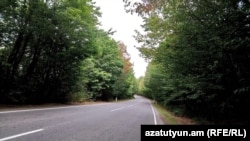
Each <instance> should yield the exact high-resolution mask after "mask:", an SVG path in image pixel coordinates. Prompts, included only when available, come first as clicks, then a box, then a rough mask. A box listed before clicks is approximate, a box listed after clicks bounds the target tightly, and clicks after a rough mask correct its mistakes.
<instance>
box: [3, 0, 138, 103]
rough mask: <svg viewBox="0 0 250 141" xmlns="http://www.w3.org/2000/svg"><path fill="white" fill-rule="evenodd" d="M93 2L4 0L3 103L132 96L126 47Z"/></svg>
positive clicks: (131, 74) (58, 101)
mask: <svg viewBox="0 0 250 141" xmlns="http://www.w3.org/2000/svg"><path fill="white" fill-rule="evenodd" d="M99 16H101V13H100V11H99V8H98V7H96V6H95V5H94V3H93V2H92V1H91V0H58V1H57V0H56V1H51V0H46V1H44V0H35V1H34V0H11V1H10V0H1V1H0V97H1V98H0V104H42V103H68V102H84V101H89V100H90V101H98V100H104V101H108V100H113V99H114V98H115V97H118V98H119V99H127V98H132V97H133V94H134V93H135V91H136V88H137V86H136V79H135V77H134V72H133V68H132V64H131V63H130V56H129V54H128V53H127V50H126V45H125V44H124V43H122V42H118V41H115V40H114V39H112V38H111V36H110V35H112V34H113V32H114V31H112V30H109V31H103V30H101V29H100V28H99V21H98V17H99Z"/></svg>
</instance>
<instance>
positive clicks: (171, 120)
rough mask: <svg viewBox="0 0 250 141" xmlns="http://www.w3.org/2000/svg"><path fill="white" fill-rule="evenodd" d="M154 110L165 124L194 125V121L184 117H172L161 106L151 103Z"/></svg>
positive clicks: (170, 113) (172, 115)
mask: <svg viewBox="0 0 250 141" xmlns="http://www.w3.org/2000/svg"><path fill="white" fill-rule="evenodd" d="M152 105H153V106H154V107H155V109H156V110H157V111H158V112H159V114H160V117H161V119H162V120H163V121H164V123H165V124H173V125H194V124H196V123H195V121H194V120H192V119H189V118H186V117H179V116H176V115H174V114H173V113H172V112H170V111H169V110H167V109H166V108H164V107H163V106H161V105H159V104H156V103H153V104H152Z"/></svg>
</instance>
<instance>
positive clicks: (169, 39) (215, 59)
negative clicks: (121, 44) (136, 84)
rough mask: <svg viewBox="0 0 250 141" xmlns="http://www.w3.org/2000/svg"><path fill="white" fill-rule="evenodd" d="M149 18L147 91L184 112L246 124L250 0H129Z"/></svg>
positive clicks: (144, 45) (142, 36) (140, 36)
mask: <svg viewBox="0 0 250 141" xmlns="http://www.w3.org/2000/svg"><path fill="white" fill-rule="evenodd" d="M124 2H125V3H126V9H127V10H128V11H129V12H132V13H134V12H136V13H137V14H139V15H140V16H142V17H143V19H144V25H143V26H142V27H143V28H144V31H145V33H140V32H138V31H137V32H136V33H137V36H136V39H137V40H138V42H140V43H141V46H139V47H138V49H139V50H140V51H141V54H142V55H143V56H144V57H145V58H146V59H149V60H150V64H149V66H148V68H147V73H146V76H145V77H144V93H143V94H144V95H146V96H149V97H151V98H154V99H155V100H157V101H159V103H161V104H163V105H165V106H166V107H168V108H171V109H172V110H173V111H176V112H177V113H180V114H186V115H191V116H196V117H202V118H203V119H207V120H209V121H212V122H215V123H246V122H248V119H249V115H248V114H247V111H246V108H247V107H249V106H250V105H249V103H250V101H249V100H250V99H249V94H250V57H249V56H250V46H249V45H250V38H249V37H250V24H249V23H250V2H249V1H248V0H230V1H226V0H211V1H207V0H202V1H200V0H147V1H144V2H141V3H139V2H137V3H133V2H132V1H129V0H124Z"/></svg>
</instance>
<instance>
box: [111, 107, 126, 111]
mask: <svg viewBox="0 0 250 141" xmlns="http://www.w3.org/2000/svg"><path fill="white" fill-rule="evenodd" d="M123 108H124V107H120V108H117V109H113V110H111V112H114V111H117V110H121V109H123Z"/></svg>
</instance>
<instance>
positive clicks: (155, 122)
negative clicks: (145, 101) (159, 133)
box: [149, 103, 157, 125]
mask: <svg viewBox="0 0 250 141" xmlns="http://www.w3.org/2000/svg"><path fill="white" fill-rule="evenodd" d="M149 104H150V107H151V109H152V112H153V115H154V124H155V125H157V121H156V116H155V111H154V108H153V106H152V104H151V103H149Z"/></svg>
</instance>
